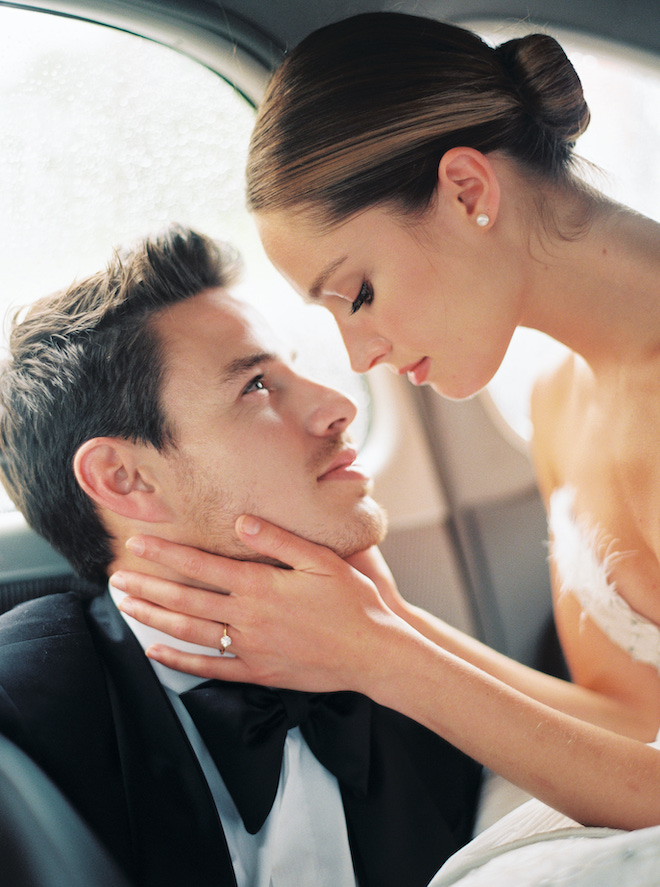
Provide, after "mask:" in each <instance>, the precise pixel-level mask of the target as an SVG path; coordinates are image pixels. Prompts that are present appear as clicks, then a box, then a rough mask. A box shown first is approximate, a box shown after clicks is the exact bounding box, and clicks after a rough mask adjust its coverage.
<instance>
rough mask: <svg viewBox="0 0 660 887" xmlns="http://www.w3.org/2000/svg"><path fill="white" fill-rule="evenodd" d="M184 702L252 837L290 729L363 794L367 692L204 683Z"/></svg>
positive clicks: (269, 800) (266, 808)
mask: <svg viewBox="0 0 660 887" xmlns="http://www.w3.org/2000/svg"><path fill="white" fill-rule="evenodd" d="M181 699H182V701H183V703H184V704H185V706H186V708H187V709H188V711H189V712H190V715H191V717H192V719H193V721H194V722H195V726H196V727H197V729H198V730H199V732H200V734H201V736H202V739H203V740H204V742H205V744H206V746H207V748H208V750H209V752H210V753H211V755H212V757H213V760H214V761H215V763H216V766H217V767H218V770H219V771H220V774H221V775H222V778H223V780H224V782H225V785H226V786H227V789H228V791H229V793H230V794H231V796H232V798H233V800H234V803H235V804H236V807H237V808H238V811H239V813H240V814H241V818H242V819H243V823H244V825H245V828H246V829H247V830H248V832H250V834H253V835H254V834H256V833H257V832H258V831H259V829H260V828H261V827H262V825H263V824H264V822H265V821H266V817H267V816H268V814H269V813H270V809H271V807H272V805H273V801H274V800H275V795H276V794H277V786H278V784H279V778H280V769H281V766H282V753H283V750H284V741H285V739H286V734H287V731H288V730H290V729H291V728H292V727H297V726H299V727H300V730H301V732H302V734H303V736H304V737H305V740H306V742H307V744H308V745H309V747H310V749H311V750H312V752H313V753H314V755H315V756H316V758H317V759H318V760H319V761H320V762H321V764H323V766H324V767H326V768H327V769H328V770H329V771H330V772H331V773H332V774H333V775H334V776H336V777H337V779H338V780H339V782H341V783H343V784H344V785H346V786H348V787H350V788H351V789H353V790H354V791H355V792H356V793H358V794H359V795H361V796H364V795H366V791H367V784H368V777H369V751H370V726H371V704H370V702H369V700H368V699H366V698H365V697H364V696H360V695H359V694H358V693H300V692H298V691H295V690H273V689H270V688H268V687H259V686H257V685H255V684H234V683H228V682H225V681H207V682H206V683H204V684H200V685H199V686H197V687H195V688H193V689H192V690H188V691H186V692H185V693H182V694H181Z"/></svg>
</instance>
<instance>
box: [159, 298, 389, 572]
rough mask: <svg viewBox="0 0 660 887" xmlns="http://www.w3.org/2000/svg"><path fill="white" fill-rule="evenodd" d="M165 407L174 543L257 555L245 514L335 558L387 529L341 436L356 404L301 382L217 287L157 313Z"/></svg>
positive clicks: (244, 309)
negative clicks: (239, 530)
mask: <svg viewBox="0 0 660 887" xmlns="http://www.w3.org/2000/svg"><path fill="white" fill-rule="evenodd" d="M156 328H157V332H158V334H159V335H160V337H161V339H162V341H163V343H164V365H165V378H164V382H163V389H162V408H163V410H164V413H165V415H166V416H167V417H168V419H169V420H170V422H171V423H172V424H173V425H174V430H175V437H176V442H177V445H176V450H174V451H168V452H166V453H164V454H161V455H160V457H159V461H160V465H161V470H160V477H161V480H162V482H163V484H164V487H165V488H166V490H167V495H168V497H169V502H170V504H171V505H172V507H173V509H174V512H175V514H176V520H175V523H174V525H173V526H174V531H175V541H179V542H184V543H188V544H193V545H195V546H197V547H199V548H203V549H205V550H207V551H212V552H215V553H218V554H224V555H229V556H236V557H254V553H253V552H250V551H249V550H248V549H247V548H245V547H244V546H243V545H242V544H241V543H239V542H238V540H237V539H236V536H235V534H234V531H233V527H234V522H235V520H236V518H237V517H238V516H239V515H241V514H244V513H248V514H255V515H258V516H260V517H263V518H265V519H266V520H269V521H272V522H273V523H276V524H278V525H280V526H282V527H284V528H285V529H288V530H290V531H292V532H294V533H296V534H297V535H300V536H303V537H305V538H307V539H310V540H312V541H314V542H318V543H321V544H323V545H327V546H328V547H330V548H332V549H333V550H335V551H336V552H337V553H338V554H339V555H340V556H342V557H347V556H348V555H350V554H353V553H354V552H356V551H359V550H362V549H364V548H366V547H368V546H370V545H373V544H376V543H378V542H379V541H380V540H381V539H382V537H383V535H384V531H385V519H384V515H383V513H382V511H381V509H380V508H379V506H378V505H377V504H376V503H375V502H374V500H373V499H372V498H371V497H370V496H369V495H368V494H369V490H370V486H371V481H370V480H369V478H368V477H367V476H366V475H365V474H364V473H363V471H362V470H361V469H359V468H358V467H357V466H356V465H355V464H354V460H355V456H356V453H355V450H354V449H353V447H352V444H351V442H350V439H349V437H348V436H347V429H348V426H349V425H350V424H351V422H352V421H353V419H354V418H355V412H356V410H355V405H354V404H353V403H352V401H350V400H349V399H348V398H347V397H345V396H344V395H342V394H340V393H339V392H337V391H333V390H331V389H329V388H325V387H323V386H321V385H317V384H316V383H314V382H312V381H310V380H309V379H306V378H304V377H302V376H300V375H298V374H297V373H296V372H295V371H294V370H293V369H292V368H291V365H290V362H289V360H288V359H287V357H285V355H284V354H283V352H282V347H281V345H280V344H279V343H278V342H277V341H276V339H275V337H274V335H273V333H272V332H271V331H270V330H269V329H268V327H267V326H266V324H265V321H264V320H263V319H262V318H261V317H260V316H259V315H258V314H257V313H256V312H255V311H253V310H252V309H250V308H249V307H248V306H246V305H244V304H243V303H241V302H239V301H237V300H235V299H233V298H232V297H231V296H229V295H228V294H227V292H226V291H225V290H222V289H211V290H206V291H204V292H202V293H200V294H198V295H197V296H195V297H193V298H191V299H188V300H186V301H184V302H180V303H178V304H177V305H174V306H173V307H171V308H168V309H167V310H166V311H165V312H163V313H162V314H161V315H159V317H158V319H157V321H156Z"/></svg>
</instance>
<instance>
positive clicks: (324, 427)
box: [307, 384, 357, 437]
mask: <svg viewBox="0 0 660 887" xmlns="http://www.w3.org/2000/svg"><path fill="white" fill-rule="evenodd" d="M314 389H315V390H314V391H313V392H312V397H311V399H310V410H309V413H308V415H307V430H308V431H309V432H310V434H314V435H315V436H317V437H325V436H329V435H335V434H341V433H342V432H343V431H345V430H346V429H347V428H348V426H349V425H350V424H351V422H352V421H353V420H354V419H355V416H356V415H357V406H356V405H355V404H354V403H353V401H352V400H351V399H350V397H347V396H346V395H345V394H342V393H341V392H340V391H335V390H334V389H333V388H326V387H325V386H323V385H316V384H314Z"/></svg>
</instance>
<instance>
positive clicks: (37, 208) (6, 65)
mask: <svg viewBox="0 0 660 887" xmlns="http://www.w3.org/2000/svg"><path fill="white" fill-rule="evenodd" d="M228 52H229V49H228ZM225 67H229V68H230V67H231V61H230V62H229V63H228V64H227V65H225ZM0 116H1V118H2V121H3V124H2V127H0V164H1V166H2V171H3V174H2V177H0V202H1V204H2V207H3V212H2V213H0V312H1V313H2V316H3V318H5V317H6V315H7V312H9V313H13V311H15V310H16V308H17V307H18V306H21V305H24V304H26V303H28V302H30V301H32V300H34V299H35V298H38V297H39V296H42V295H45V294H46V293H49V292H52V291H54V290H56V289H58V288H60V287H62V286H66V285H68V284H69V283H71V282H72V281H73V280H74V279H75V278H76V277H79V276H81V275H85V274H87V273H90V272H94V271H96V270H97V269H98V268H100V267H102V265H103V263H104V262H105V260H106V259H107V257H108V254H109V251H110V250H111V248H112V247H113V246H115V245H118V244H120V243H126V242H130V241H132V240H134V239H135V238H137V237H140V236H142V235H144V234H145V233H147V232H154V231H157V230H159V229H160V228H162V227H163V226H164V225H166V224H167V223H168V222H172V221H176V222H180V223H182V224H185V225H190V226H191V227H194V228H197V229H199V230H200V231H203V232H204V233H207V234H210V235H212V236H214V237H219V238H225V239H229V240H231V241H232V242H233V243H234V244H236V245H237V246H238V247H239V249H240V251H241V252H242V254H243V256H244V258H245V260H246V275H245V284H244V286H243V291H244V292H246V293H249V294H250V295H251V296H252V297H253V298H254V301H255V302H256V303H257V304H258V305H259V307H260V308H261V309H262V310H264V311H265V313H267V314H268V315H269V317H270V319H271V320H272V321H273V322H275V323H277V324H279V325H281V326H282V327H283V328H286V330H287V331H288V330H293V331H294V337H295V341H294V343H293V344H294V347H296V349H297V351H298V352H299V355H300V357H299V364H300V366H301V368H302V369H303V370H304V371H307V372H310V373H312V374H314V375H316V376H318V377H320V378H322V379H323V380H325V381H331V382H332V383H333V384H335V385H339V386H340V387H343V388H345V389H348V390H349V393H351V394H352V396H354V397H356V398H358V399H360V401H361V406H362V414H363V417H364V418H363V420H362V425H361V427H360V429H359V430H358V434H359V436H360V437H364V435H365V434H366V427H367V423H368V409H367V404H368V397H367V394H366V389H365V386H364V383H363V381H362V380H360V379H359V377H357V376H355V375H354V374H353V373H351V372H350V368H349V366H348V361H347V358H346V356H345V352H344V349H343V345H342V344H341V339H340V337H339V334H338V332H337V330H336V327H335V325H334V323H333V322H332V319H331V318H330V317H329V315H327V312H322V311H320V309H306V308H304V307H303V306H302V303H301V302H300V300H299V299H298V297H297V296H295V295H294V294H293V293H292V292H291V291H290V290H289V289H288V287H287V286H286V285H285V284H284V282H283V281H282V280H281V278H280V277H279V276H278V275H277V274H276V273H275V272H274V271H273V270H272V269H271V268H270V265H269V264H268V262H267V260H266V258H265V256H264V254H263V251H262V249H261V246H260V244H259V241H258V238H257V235H256V232H255V228H254V225H253V222H252V219H251V218H250V216H249V214H248V213H247V212H246V210H245V208H244V166H245V157H246V151H247V145H248V139H249V134H250V131H251V128H252V124H253V119H254V108H253V106H252V105H251V104H250V101H249V100H248V99H247V98H246V97H245V96H244V95H242V94H240V93H239V92H238V91H237V89H235V88H234V87H233V86H232V84H231V83H229V82H228V81H227V80H225V79H223V78H222V77H220V76H218V74H216V73H215V72H214V71H212V70H210V69H209V68H208V67H205V66H204V65H202V64H200V63H199V62H197V61H195V60H194V59H192V58H190V57H188V56H185V55H183V54H181V53H178V52H175V51H174V50H172V49H171V48H169V47H166V46H163V45H160V44H157V43H155V42H153V41H151V40H147V39H144V38H141V37H139V36H135V35H134V34H130V33H126V32H123V31H119V30H116V29H114V28H109V27H104V26H100V25H96V24H93V23H90V22H85V21H78V20H75V19H70V18H66V17H62V16H56V15H49V14H43V13H38V12H33V11H29V10H25V9H12V8H8V7H4V6H2V7H0ZM310 314H311V315H312V319H311V320H310V317H309V316H310ZM5 324H6V321H5ZM310 324H311V326H312V333H311V334H310V333H309V332H306V334H305V335H304V336H302V335H300V329H301V328H302V326H305V328H306V330H308V329H309V326H310ZM296 333H297V335H296ZM5 336H6V325H5V326H4V327H3V337H2V339H1V343H0V344H4V342H5V341H6V338H5ZM320 340H322V341H323V347H319V344H318V343H319V341H320ZM319 355H322V357H323V363H322V364H321V363H320V362H319Z"/></svg>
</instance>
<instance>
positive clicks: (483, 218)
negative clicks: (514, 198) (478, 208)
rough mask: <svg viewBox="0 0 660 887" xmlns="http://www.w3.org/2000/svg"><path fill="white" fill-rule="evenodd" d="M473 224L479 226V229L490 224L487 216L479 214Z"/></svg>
mask: <svg viewBox="0 0 660 887" xmlns="http://www.w3.org/2000/svg"><path fill="white" fill-rule="evenodd" d="M475 222H476V223H477V225H479V227H480V228H485V227H486V225H487V224H488V223H489V222H490V216H488V215H487V214H486V213H479V215H478V216H477V218H476V219H475Z"/></svg>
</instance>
